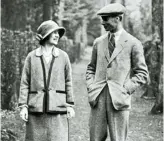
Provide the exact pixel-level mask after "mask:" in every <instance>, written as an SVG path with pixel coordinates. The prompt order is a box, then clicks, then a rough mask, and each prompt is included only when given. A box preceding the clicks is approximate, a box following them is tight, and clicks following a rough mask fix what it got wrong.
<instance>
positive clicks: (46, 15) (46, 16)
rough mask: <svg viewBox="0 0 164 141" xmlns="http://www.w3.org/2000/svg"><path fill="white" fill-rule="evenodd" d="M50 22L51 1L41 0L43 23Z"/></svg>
mask: <svg viewBox="0 0 164 141" xmlns="http://www.w3.org/2000/svg"><path fill="white" fill-rule="evenodd" d="M46 20H52V0H43V21H46Z"/></svg>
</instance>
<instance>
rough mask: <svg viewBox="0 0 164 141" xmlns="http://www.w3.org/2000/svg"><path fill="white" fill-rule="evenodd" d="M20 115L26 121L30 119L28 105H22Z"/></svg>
mask: <svg viewBox="0 0 164 141" xmlns="http://www.w3.org/2000/svg"><path fill="white" fill-rule="evenodd" d="M20 117H21V118H22V119H23V120H24V121H26V122H27V121H28V109H27V107H22V108H21V111H20Z"/></svg>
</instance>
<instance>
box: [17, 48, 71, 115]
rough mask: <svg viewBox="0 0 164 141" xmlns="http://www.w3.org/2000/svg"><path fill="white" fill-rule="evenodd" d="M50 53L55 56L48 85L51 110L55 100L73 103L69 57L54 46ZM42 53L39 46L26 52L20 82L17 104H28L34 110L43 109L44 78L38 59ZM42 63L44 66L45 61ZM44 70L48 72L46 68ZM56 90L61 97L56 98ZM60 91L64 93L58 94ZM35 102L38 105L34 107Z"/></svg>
mask: <svg viewBox="0 0 164 141" xmlns="http://www.w3.org/2000/svg"><path fill="white" fill-rule="evenodd" d="M52 54H53V56H54V57H55V60H54V63H53V67H52V72H51V79H50V85H49V89H50V91H49V93H50V96H51V97H50V98H49V99H48V101H47V103H48V105H49V108H50V109H51V110H53V108H56V107H55V105H54V104H55V101H59V100H62V101H64V100H65V102H66V103H69V104H74V98H73V88H72V74H71V73H72V70H71V64H70V61H69V57H68V55H67V53H66V52H64V51H62V50H60V49H58V48H55V47H54V49H53V53H52ZM42 55H43V54H42V50H41V47H39V48H37V49H35V50H33V51H32V52H30V53H29V54H28V56H27V58H26V60H25V65H24V68H23V72H22V78H21V84H20V96H19V105H24V104H25V105H28V106H29V110H30V108H31V110H32V109H33V111H34V112H42V110H43V100H42V98H43V95H44V92H43V89H44V79H43V69H42V65H41V60H40V56H42ZM44 65H45V68H46V63H44ZM46 71H47V72H48V69H47V70H46ZM47 74H48V73H47ZM46 77H47V76H46ZM57 91H59V93H58V95H60V98H61V99H57V97H56V96H55V95H56V92H57ZM60 91H63V92H65V94H60ZM34 92H36V93H34ZM36 100H40V101H41V102H40V103H39V104H38V103H37V102H36ZM36 103H37V104H38V105H37V106H36V107H35V104H36Z"/></svg>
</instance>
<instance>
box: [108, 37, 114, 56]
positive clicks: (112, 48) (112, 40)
mask: <svg viewBox="0 0 164 141" xmlns="http://www.w3.org/2000/svg"><path fill="white" fill-rule="evenodd" d="M110 36H111V37H110V40H109V41H110V43H109V53H110V55H112V53H113V51H114V48H115V35H114V34H111V35H110Z"/></svg>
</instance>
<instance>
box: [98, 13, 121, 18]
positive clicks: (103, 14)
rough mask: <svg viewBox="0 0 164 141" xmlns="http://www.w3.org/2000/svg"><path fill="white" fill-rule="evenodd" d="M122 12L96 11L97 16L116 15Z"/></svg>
mask: <svg viewBox="0 0 164 141" xmlns="http://www.w3.org/2000/svg"><path fill="white" fill-rule="evenodd" d="M122 14H124V13H123V12H111V13H98V14H97V15H99V16H113V17H114V16H118V15H122Z"/></svg>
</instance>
